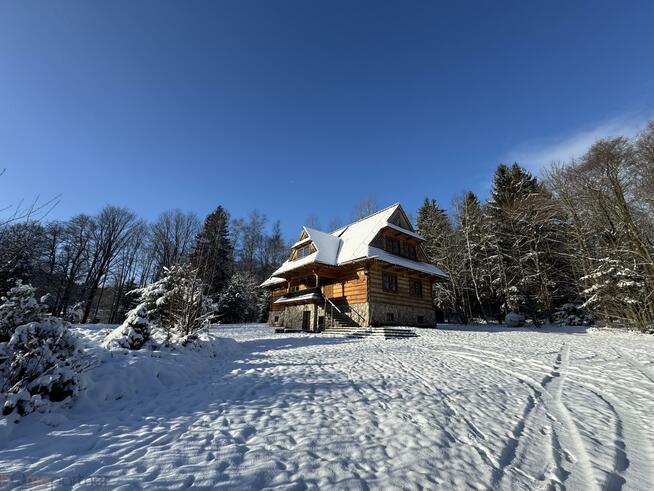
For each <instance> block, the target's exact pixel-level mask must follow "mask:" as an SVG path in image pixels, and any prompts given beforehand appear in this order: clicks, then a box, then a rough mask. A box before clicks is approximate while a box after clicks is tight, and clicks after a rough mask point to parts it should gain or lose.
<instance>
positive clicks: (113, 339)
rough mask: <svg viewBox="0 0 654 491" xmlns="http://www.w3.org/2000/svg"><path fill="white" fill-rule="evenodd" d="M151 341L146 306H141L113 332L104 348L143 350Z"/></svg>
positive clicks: (105, 342) (129, 313)
mask: <svg viewBox="0 0 654 491" xmlns="http://www.w3.org/2000/svg"><path fill="white" fill-rule="evenodd" d="M149 340H150V320H149V318H148V309H147V307H146V306H145V304H139V305H138V306H137V307H136V308H135V309H132V310H130V311H129V312H128V313H127V318H126V319H125V322H123V323H122V324H121V325H120V326H118V327H117V328H116V329H114V330H113V331H111V332H110V333H109V334H108V335H107V337H106V338H105V340H104V342H103V343H102V344H103V346H104V347H105V348H107V349H115V348H126V349H130V350H136V349H141V348H142V347H143V346H144V345H145V344H146V343H147V342H148V341H149Z"/></svg>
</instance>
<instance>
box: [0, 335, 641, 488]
mask: <svg viewBox="0 0 654 491" xmlns="http://www.w3.org/2000/svg"><path fill="white" fill-rule="evenodd" d="M107 327H109V326H104V327H102V328H100V329H98V328H91V327H90V326H88V327H82V328H80V329H79V332H80V333H81V334H82V335H83V338H84V342H85V344H86V349H87V352H88V353H90V354H91V355H92V356H93V357H94V358H96V359H99V360H101V362H100V363H98V364H97V366H95V367H94V368H93V369H92V370H90V371H89V372H87V373H86V377H87V378H88V380H87V385H88V388H87V390H86V391H85V392H83V394H82V396H81V399H80V400H79V401H78V403H77V404H76V405H75V406H73V407H72V408H70V409H65V410H64V409H62V410H61V411H59V412H54V413H49V414H46V415H43V414H38V413H33V414H30V415H28V416H27V417H25V418H23V419H22V420H21V421H20V422H19V423H18V424H14V423H12V422H8V421H7V420H4V421H2V420H0V421H2V422H0V428H3V427H4V428H5V430H4V431H5V438H2V437H0V468H1V469H2V475H3V476H27V477H30V476H37V477H39V478H41V479H45V480H47V481H48V483H44V484H42V485H36V486H33V487H30V489H51V486H50V485H51V483H53V482H54V483H63V482H69V483H70V482H71V480H73V479H78V480H82V484H77V485H73V486H72V487H73V488H75V489H81V488H90V487H91V486H89V484H88V483H89V480H90V479H95V480H96V482H98V481H99V480H102V482H103V483H104V484H106V486H107V488H109V489H116V488H120V487H121V486H123V487H124V489H138V488H146V489H157V490H160V489H178V488H180V487H184V486H187V487H188V486H193V487H198V488H202V489H262V488H278V489H304V488H338V489H367V488H373V489H379V488H381V489H394V488H400V489H416V488H419V487H423V488H429V489H467V488H478V489H491V488H492V489H507V490H509V489H546V488H554V489H559V488H561V487H566V488H568V489H575V490H576V489H581V490H584V489H620V488H622V489H625V490H626V489H642V490H647V489H652V488H653V487H654V467H653V466H652V465H651V462H652V459H653V458H654V424H653V423H652V420H651V415H652V414H654V336H647V335H639V334H635V333H628V332H624V331H611V330H597V329H588V330H586V329H584V328H568V329H563V328H548V329H531V328H519V329H510V328H506V327H496V326H495V327H492V326H471V327H463V326H450V327H448V328H446V329H436V330H419V331H418V333H419V336H420V337H418V338H413V339H403V340H383V339H363V340H358V339H357V340H354V339H348V338H342V337H334V336H325V335H311V334H273V330H272V328H269V327H264V326H260V325H253V326H216V327H213V328H212V329H211V331H210V333H209V339H210V340H211V343H209V347H208V348H205V349H203V350H199V351H194V350H187V351H170V352H168V351H162V352H149V351H145V350H141V351H127V350H125V351H124V352H120V351H119V352H116V351H112V352H107V351H106V350H104V349H103V348H101V346H100V343H101V340H102V337H103V336H104V334H106V332H107V331H108V329H107ZM112 327H113V326H112ZM212 354H213V355H215V356H211V355H212ZM8 427H9V429H7V428H8ZM0 431H3V430H0ZM12 478H18V477H12ZM0 479H1V477H0ZM0 482H2V481H0ZM73 484H75V482H74V481H73ZM54 487H55V488H64V487H66V486H63V485H58V486H54ZM66 488H67V487H66Z"/></svg>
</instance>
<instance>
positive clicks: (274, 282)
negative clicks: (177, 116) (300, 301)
mask: <svg viewBox="0 0 654 491" xmlns="http://www.w3.org/2000/svg"><path fill="white" fill-rule="evenodd" d="M286 281H287V280H285V279H284V278H277V277H275V276H271V277H270V278H268V279H267V280H266V281H264V282H263V283H261V284H260V285H259V286H271V285H278V284H280V283H286Z"/></svg>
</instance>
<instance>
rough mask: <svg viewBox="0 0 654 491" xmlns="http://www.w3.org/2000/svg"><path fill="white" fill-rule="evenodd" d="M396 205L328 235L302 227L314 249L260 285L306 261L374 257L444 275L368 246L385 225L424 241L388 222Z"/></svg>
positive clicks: (341, 261)
mask: <svg viewBox="0 0 654 491" xmlns="http://www.w3.org/2000/svg"><path fill="white" fill-rule="evenodd" d="M398 208H399V209H401V207H400V205H399V204H394V205H391V206H389V207H388V208H384V209H383V210H381V211H378V212H377V213H374V214H372V215H370V216H368V217H365V218H362V219H361V220H357V221H356V222H353V223H351V224H349V225H346V226H345V227H341V228H339V229H337V230H334V231H333V232H332V233H330V234H329V233H326V232H321V231H320V230H315V229H312V228H308V227H303V230H304V231H305V232H306V233H307V236H308V238H309V239H310V240H311V242H313V244H314V245H315V247H316V252H314V253H312V254H309V255H308V256H305V257H303V258H302V259H298V260H296V261H286V262H284V264H282V265H281V266H280V267H279V268H278V269H277V270H276V271H275V272H274V273H273V274H272V276H271V277H270V278H269V279H268V280H266V281H265V282H263V283H262V284H261V286H267V285H272V284H275V283H276V282H275V283H272V282H271V280H272V279H273V278H274V277H275V276H279V275H280V274H283V273H285V272H287V271H291V270H293V269H297V268H299V267H301V266H304V265H306V264H312V263H322V264H328V265H331V266H338V265H341V264H345V263H350V262H354V261H358V260H361V259H367V258H375V259H378V260H380V261H384V262H387V263H390V264H395V265H397V266H403V267H405V268H409V269H413V270H415V271H420V272H423V273H429V274H433V275H436V276H441V277H447V275H446V274H445V273H444V272H443V271H441V270H440V269H439V268H437V267H436V266H433V265H431V264H429V263H424V262H421V261H413V260H411V259H407V258H404V257H400V256H396V255H393V254H390V253H388V252H386V251H384V250H382V249H378V248H376V247H372V246H371V245H370V243H371V242H372V240H373V239H374V238H375V236H376V235H377V234H378V233H379V231H380V230H381V229H382V228H385V227H390V228H392V229H394V230H398V231H400V232H403V233H406V234H408V235H411V236H412V237H415V238H417V239H421V240H424V239H422V237H421V236H420V235H419V234H417V233H415V232H414V231H412V230H407V229H404V228H402V227H398V226H397V225H394V224H392V223H390V222H389V220H390V218H391V217H392V216H393V214H394V213H395V211H396V210H397V209H398ZM306 240H307V239H302V240H300V241H298V242H296V244H295V245H299V244H302V243H304V242H305V241H306Z"/></svg>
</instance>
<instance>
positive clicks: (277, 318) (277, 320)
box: [275, 315, 279, 323]
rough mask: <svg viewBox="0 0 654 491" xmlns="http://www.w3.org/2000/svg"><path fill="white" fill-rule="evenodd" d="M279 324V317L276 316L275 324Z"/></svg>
mask: <svg viewBox="0 0 654 491" xmlns="http://www.w3.org/2000/svg"><path fill="white" fill-rule="evenodd" d="M277 322H279V316H278V315H276V316H275V323H277Z"/></svg>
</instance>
